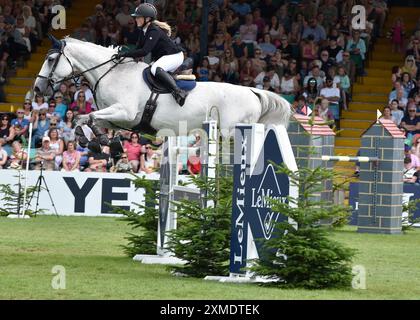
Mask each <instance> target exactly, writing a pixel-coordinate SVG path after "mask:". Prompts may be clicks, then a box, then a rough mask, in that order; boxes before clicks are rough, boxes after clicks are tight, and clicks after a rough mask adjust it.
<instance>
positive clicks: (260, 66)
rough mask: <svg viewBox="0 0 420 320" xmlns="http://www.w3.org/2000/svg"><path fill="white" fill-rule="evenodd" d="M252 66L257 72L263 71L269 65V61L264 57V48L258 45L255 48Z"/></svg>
mask: <svg viewBox="0 0 420 320" xmlns="http://www.w3.org/2000/svg"><path fill="white" fill-rule="evenodd" d="M252 66H253V68H254V70H255V72H256V73H257V74H259V73H261V72H263V71H264V70H265V69H266V67H267V62H266V61H265V60H264V59H263V57H262V50H261V49H260V48H259V47H257V48H256V49H255V55H254V58H252Z"/></svg>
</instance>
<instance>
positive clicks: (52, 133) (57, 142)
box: [46, 126, 64, 170]
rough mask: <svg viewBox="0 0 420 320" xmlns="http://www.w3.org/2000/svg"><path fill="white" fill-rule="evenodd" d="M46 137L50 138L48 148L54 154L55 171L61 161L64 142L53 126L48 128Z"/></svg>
mask: <svg viewBox="0 0 420 320" xmlns="http://www.w3.org/2000/svg"><path fill="white" fill-rule="evenodd" d="M46 136H47V137H49V138H50V144H49V145H50V148H51V149H52V150H54V152H55V169H56V170H58V169H59V167H60V166H61V163H62V161H63V152H64V142H63V140H62V139H61V138H60V136H59V134H58V129H57V128H55V127H54V126H51V127H50V129H49V130H48V135H46Z"/></svg>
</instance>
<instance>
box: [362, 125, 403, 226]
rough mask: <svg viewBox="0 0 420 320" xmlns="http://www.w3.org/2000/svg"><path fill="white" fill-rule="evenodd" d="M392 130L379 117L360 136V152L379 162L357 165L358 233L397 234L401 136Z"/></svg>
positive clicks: (400, 188) (401, 165) (401, 157)
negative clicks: (358, 173) (375, 158)
mask: <svg viewBox="0 0 420 320" xmlns="http://www.w3.org/2000/svg"><path fill="white" fill-rule="evenodd" d="M394 126H395V125H394ZM390 128H391V129H390ZM395 129H397V128H396V126H395V128H393V127H392V124H390V123H388V122H385V121H384V120H382V119H381V121H379V122H378V123H376V124H374V125H372V126H371V127H370V128H369V129H368V130H367V131H366V132H365V133H364V134H363V135H362V141H361V148H360V155H361V156H366V157H376V156H377V157H378V158H379V162H378V163H374V162H366V163H363V162H362V163H361V164H360V182H359V210H358V222H357V225H358V229H357V231H358V232H367V233H384V234H399V233H401V213H402V195H403V167H404V164H403V159H404V136H403V135H402V134H401V133H399V132H398V131H396V130H395Z"/></svg>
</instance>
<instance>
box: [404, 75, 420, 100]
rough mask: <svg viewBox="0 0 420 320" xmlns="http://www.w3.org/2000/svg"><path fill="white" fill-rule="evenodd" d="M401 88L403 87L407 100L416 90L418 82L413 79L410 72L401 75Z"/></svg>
mask: <svg viewBox="0 0 420 320" xmlns="http://www.w3.org/2000/svg"><path fill="white" fill-rule="evenodd" d="M401 86H402V87H403V89H404V91H405V94H404V96H405V97H407V98H408V96H409V94H410V92H411V90H413V89H415V88H416V82H415V81H413V80H412V79H411V75H410V74H409V73H408V72H404V73H403V74H402V75H401Z"/></svg>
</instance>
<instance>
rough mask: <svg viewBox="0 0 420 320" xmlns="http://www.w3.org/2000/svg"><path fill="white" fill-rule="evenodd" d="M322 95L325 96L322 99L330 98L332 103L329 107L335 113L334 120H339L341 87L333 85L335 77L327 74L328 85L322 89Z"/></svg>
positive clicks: (329, 100)
mask: <svg viewBox="0 0 420 320" xmlns="http://www.w3.org/2000/svg"><path fill="white" fill-rule="evenodd" d="M320 95H321V97H323V98H324V99H323V100H322V101H324V100H325V99H326V100H328V102H329V104H330V105H329V109H330V110H331V112H332V114H333V115H334V120H337V121H338V120H339V119H340V109H339V101H340V89H338V88H334V87H333V79H332V78H331V76H329V75H327V78H326V85H325V87H324V88H322V89H321V92H320Z"/></svg>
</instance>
